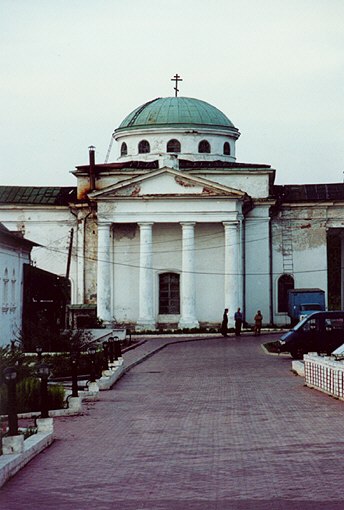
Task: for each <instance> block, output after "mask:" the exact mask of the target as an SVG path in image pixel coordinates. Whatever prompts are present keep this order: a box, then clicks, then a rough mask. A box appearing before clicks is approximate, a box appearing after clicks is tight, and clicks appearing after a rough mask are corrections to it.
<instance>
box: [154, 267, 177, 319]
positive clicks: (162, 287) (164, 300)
mask: <svg viewBox="0 0 344 510" xmlns="http://www.w3.org/2000/svg"><path fill="white" fill-rule="evenodd" d="M159 313H160V314H164V315H168V314H179V313H180V296H179V275H178V274H175V273H164V274H161V275H160V276H159Z"/></svg>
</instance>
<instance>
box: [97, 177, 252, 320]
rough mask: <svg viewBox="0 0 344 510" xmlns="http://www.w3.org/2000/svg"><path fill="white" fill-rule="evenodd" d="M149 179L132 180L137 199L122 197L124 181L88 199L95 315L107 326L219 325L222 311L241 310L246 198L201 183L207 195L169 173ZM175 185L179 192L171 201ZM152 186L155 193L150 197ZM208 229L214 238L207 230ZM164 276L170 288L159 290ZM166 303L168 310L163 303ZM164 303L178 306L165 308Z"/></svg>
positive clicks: (197, 185)
mask: <svg viewBox="0 0 344 510" xmlns="http://www.w3.org/2000/svg"><path fill="white" fill-rule="evenodd" d="M153 174H154V175H151V176H150V178H149V177H148V176H146V177H145V178H141V180H140V183H138V182H137V183H136V186H137V188H139V189H140V191H139V193H138V195H137V196H135V197H131V198H129V197H128V189H127V187H126V186H125V185H123V183H121V185H119V184H118V185H115V186H111V187H109V188H107V189H104V190H102V191H99V192H95V193H93V194H92V195H90V197H91V198H92V200H96V201H97V207H98V216H99V220H98V221H99V223H98V224H99V227H98V257H97V259H98V270H97V288H98V292H97V314H98V317H99V318H100V319H102V320H103V321H104V322H105V323H107V322H110V321H111V320H114V319H115V320H117V321H118V320H120V321H126V322H130V323H133V324H134V325H135V327H136V328H137V329H140V330H154V329H155V328H156V327H157V325H158V324H159V323H161V322H169V323H173V324H175V327H178V328H180V329H192V328H197V327H199V325H200V322H205V323H211V322H213V321H218V320H219V319H220V317H221V314H222V313H223V309H224V308H226V307H227V308H229V309H230V310H231V312H233V313H234V310H235V309H236V308H237V307H239V306H240V307H242V296H243V275H242V257H243V252H242V247H241V237H242V220H241V218H242V216H243V215H242V213H241V209H242V204H243V201H244V197H245V194H244V193H242V192H240V191H237V190H233V189H230V188H227V187H225V186H219V185H214V184H211V183H209V182H207V185H208V187H210V188H211V189H208V190H207V195H205V194H204V184H205V183H204V180H202V186H200V182H199V181H198V180H197V179H195V178H191V177H189V176H186V175H185V174H182V173H181V172H178V171H174V170H171V169H167V168H166V169H165V170H164V171H163V172H161V171H160V172H158V173H157V172H153ZM149 180H150V181H151V182H149V186H148V183H147V181H149ZM156 180H158V181H160V183H159V185H158V183H157V182H156ZM131 185H132V184H131V183H130V186H131ZM128 186H129V184H128ZM173 187H176V189H174V190H173V191H177V190H178V191H179V193H178V194H175V193H174V194H173V197H172V195H171V188H173ZM142 189H144V194H142V196H141V195H140V193H141V190H142ZM157 189H159V191H160V193H157V192H156V191H155V193H152V192H153V191H154V190H157ZM185 189H187V190H188V194H187V196H185V195H186V194H185ZM210 192H211V194H210ZM209 194H210V197H209ZM176 195H177V196H176ZM139 197H140V199H139ZM207 197H208V200H207ZM214 228H215V232H216V235H215V236H214V234H212V235H210V234H209V233H208V232H211V231H213V229H214ZM128 229H130V232H131V234H130V235H129V234H128V232H127V231H128ZM163 246H164V247H165V248H164V249H162V247H163ZM166 246H167V249H166ZM208 254H209V255H210V256H211V258H210V259H208ZM123 272H127V274H128V280H127V281H125V280H124V279H123ZM166 274H168V275H175V278H174V282H175V283H174V288H173V290H171V289H170V290H169V284H168V289H167V290H166V289H164V288H161V285H160V283H159V281H160V278H161V275H166ZM129 289H130V290H129ZM166 293H167V294H166ZM176 293H178V296H177V295H176ZM166 300H167V308H168V310H169V311H168V313H166V310H165V309H163V306H162V305H161V303H162V301H163V302H164V303H165V304H166ZM169 300H173V301H174V303H175V304H176V303H177V305H176V306H177V308H176V307H174V308H173V307H170V308H169V307H168V303H169ZM209 300H211V301H212V303H214V306H215V307H216V308H215V309H213V307H211V308H210V307H209ZM171 310H172V311H171ZM176 310H177V312H178V313H176ZM233 313H231V316H230V319H232V315H233Z"/></svg>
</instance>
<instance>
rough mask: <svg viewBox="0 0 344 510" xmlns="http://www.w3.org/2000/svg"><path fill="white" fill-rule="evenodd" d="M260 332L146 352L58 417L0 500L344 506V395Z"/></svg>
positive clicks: (17, 507) (181, 507)
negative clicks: (50, 439)
mask: <svg viewBox="0 0 344 510" xmlns="http://www.w3.org/2000/svg"><path fill="white" fill-rule="evenodd" d="M269 338H271V337H269ZM263 340H265V341H267V340H268V338H265V339H264V338H263V337H261V338H255V337H253V336H245V337H241V338H233V337H230V338H228V339H223V338H209V339H203V340H201V341H192V342H186V343H177V344H173V345H169V346H168V347H166V348H164V349H162V350H160V351H159V352H157V353H156V354H154V356H152V357H149V358H148V359H147V360H146V361H144V362H143V363H141V364H138V365H137V366H135V367H134V368H132V369H131V370H130V371H129V372H128V373H126V375H124V376H123V378H122V379H121V380H120V381H119V382H118V383H117V384H116V385H115V386H114V388H113V389H112V390H111V391H105V392H101V399H100V401H98V402H95V403H88V404H87V406H86V410H85V414H84V416H79V417H69V418H58V419H55V420H54V424H55V432H56V441H55V442H54V443H53V445H52V446H51V447H50V448H48V449H47V450H45V451H44V452H43V453H42V454H40V455H38V456H37V457H36V458H35V459H34V460H33V461H32V462H31V463H30V464H29V465H27V466H26V467H25V468H23V469H22V470H21V471H20V472H19V473H18V474H17V475H16V476H15V477H14V478H13V479H12V480H10V481H9V482H8V483H7V484H6V485H5V486H4V487H3V488H2V490H1V491H0V508H1V509H2V508H3V509H4V510H5V509H6V510H26V509H33V510H48V509H57V510H69V509H76V510H93V509H97V510H109V509H118V510H160V509H161V510H162V509H164V510H165V509H166V510H167V509H169V510H215V509H216V510H225V509H226V510H227V509H229V510H237V509H238V510H244V509H245V510H253V509H255V510H284V509H288V510H289V509H293V510H308V509H312V510H320V509H321V510H335V509H343V508H344V491H343V488H342V478H343V472H344V440H343V428H344V425H343V423H344V422H343V412H344V402H340V401H337V400H334V399H332V398H330V397H328V396H326V395H324V394H322V393H320V392H317V391H315V390H310V389H308V388H306V387H304V386H303V379H302V378H300V377H297V376H295V375H294V374H293V373H292V372H291V360H290V358H288V357H276V356H269V355H267V354H265V353H264V352H263V350H262V348H261V347H260V343H261V342H262V341H263ZM164 342H165V340H161V339H154V340H149V341H147V342H146V343H145V344H143V345H141V346H140V347H138V348H137V349H134V350H132V351H129V352H128V353H126V354H125V362H126V364H127V365H128V364H130V363H135V362H136V361H137V360H138V359H139V358H140V356H141V357H142V356H146V355H149V354H150V353H151V351H152V350H154V349H156V348H157V347H158V348H160V347H161V346H162V344H163V343H164Z"/></svg>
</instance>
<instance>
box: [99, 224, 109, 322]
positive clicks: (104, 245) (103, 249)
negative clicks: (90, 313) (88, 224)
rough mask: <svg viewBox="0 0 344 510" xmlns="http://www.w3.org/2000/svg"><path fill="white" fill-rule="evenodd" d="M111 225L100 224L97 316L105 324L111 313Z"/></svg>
mask: <svg viewBox="0 0 344 510" xmlns="http://www.w3.org/2000/svg"><path fill="white" fill-rule="evenodd" d="M110 229H111V223H98V263H97V315H98V317H99V318H100V319H102V320H103V321H104V322H105V323H109V322H111V320H112V312H111V282H112V279H111V275H112V271H111V257H110V253H111V243H110V239H111V231H110Z"/></svg>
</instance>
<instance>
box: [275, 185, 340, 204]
mask: <svg viewBox="0 0 344 510" xmlns="http://www.w3.org/2000/svg"><path fill="white" fill-rule="evenodd" d="M273 194H274V195H275V196H276V197H277V198H278V199H279V201H280V202H307V201H308V202H313V201H326V200H344V183H330V184H285V185H284V186H274V188H273Z"/></svg>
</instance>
